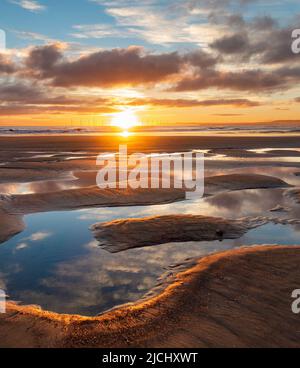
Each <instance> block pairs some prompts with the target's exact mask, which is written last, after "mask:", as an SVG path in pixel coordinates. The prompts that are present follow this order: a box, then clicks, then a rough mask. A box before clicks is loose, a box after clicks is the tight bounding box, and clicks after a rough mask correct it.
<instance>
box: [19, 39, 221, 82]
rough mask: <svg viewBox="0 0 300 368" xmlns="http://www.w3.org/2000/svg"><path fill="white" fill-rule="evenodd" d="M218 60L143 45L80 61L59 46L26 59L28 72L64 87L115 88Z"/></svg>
mask: <svg viewBox="0 0 300 368" xmlns="http://www.w3.org/2000/svg"><path fill="white" fill-rule="evenodd" d="M216 63H217V59H216V58H215V57H212V56H210V55H209V54H207V53H205V52H203V51H200V50H199V51H194V52H190V53H187V54H184V55H181V54H179V53H177V52H172V53H165V54H147V53H145V52H144V50H143V49H142V48H140V47H129V48H127V49H113V50H109V51H99V52H96V53H92V54H89V55H87V56H83V57H81V58H79V59H77V60H67V59H65V58H64V57H63V53H62V51H61V50H60V49H59V48H58V47H57V46H56V45H50V46H44V47H38V48H36V49H33V50H32V51H31V52H30V54H29V56H28V58H27V60H26V67H27V70H26V73H27V75H31V76H34V77H39V78H42V79H49V80H50V81H51V84H53V85H55V86H61V87H72V86H88V87H102V88H107V87H112V86H118V85H139V84H140V85H143V84H147V83H156V82H161V81H164V80H166V79H169V78H171V77H172V76H175V75H178V74H179V73H180V72H181V70H182V68H184V67H185V65H190V66H193V67H196V68H208V67H211V66H213V65H215V64H216Z"/></svg>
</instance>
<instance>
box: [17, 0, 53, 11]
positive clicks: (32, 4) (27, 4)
mask: <svg viewBox="0 0 300 368" xmlns="http://www.w3.org/2000/svg"><path fill="white" fill-rule="evenodd" d="M10 2H11V3H12V4H16V5H19V6H20V7H21V8H23V9H26V10H29V11H31V12H40V11H43V10H45V9H46V6H45V5H42V4H40V3H39V2H38V1H34V0H10Z"/></svg>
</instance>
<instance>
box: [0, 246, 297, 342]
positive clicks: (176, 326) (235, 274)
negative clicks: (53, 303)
mask: <svg viewBox="0 0 300 368" xmlns="http://www.w3.org/2000/svg"><path fill="white" fill-rule="evenodd" d="M299 263H300V247H277V246H276V247H275V246H274V247H270V246H269V247H250V248H240V249H236V250H231V251H227V252H224V253H219V254H215V255H211V256H207V257H204V258H202V259H200V260H199V261H198V262H197V263H196V265H195V266H194V267H192V268H191V269H189V270H187V271H184V272H181V273H180V274H178V275H177V276H176V277H175V279H174V281H173V283H172V284H171V285H169V286H167V288H166V289H165V291H163V292H162V293H161V294H159V295H157V296H155V297H153V298H151V299H149V300H147V301H142V302H139V303H137V304H135V305H127V306H124V307H121V308H119V309H117V310H114V311H111V312H108V313H105V314H103V315H101V316H99V317H95V318H86V317H81V316H70V315H59V314H54V313H49V312H45V311H42V310H40V309H39V308H37V307H22V306H18V305H14V304H11V303H10V304H9V306H8V310H7V314H2V315H1V314H0V346H1V347H107V348H112V347H162V348H163V347H169V348H176V347H181V348H184V347H189V348H193V347H298V348H299V347H300V342H299V332H298V331H299V330H300V320H299V315H296V314H293V313H292V311H291V303H292V299H291V293H292V290H294V289H297V288H299V285H300V268H299Z"/></svg>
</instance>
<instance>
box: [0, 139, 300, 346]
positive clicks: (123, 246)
mask: <svg viewBox="0 0 300 368" xmlns="http://www.w3.org/2000/svg"><path fill="white" fill-rule="evenodd" d="M120 142H121V143H122V142H123V143H124V140H123V138H114V139H111V140H110V141H108V140H103V139H102V138H101V137H95V136H81V137H78V136H73V137H71V136H56V137H43V136H40V137H22V138H20V137H5V139H4V138H2V137H0V143H1V154H0V159H1V162H0V163H1V166H0V185H1V188H2V190H1V197H0V218H1V224H0V241H1V243H2V244H1V245H0V248H2V249H5V248H6V247H10V245H6V244H10V242H12V243H11V244H15V243H14V239H15V237H16V235H17V234H19V235H18V236H19V237H20V239H21V240H20V241H19V242H17V243H16V244H15V245H13V246H14V247H15V248H14V249H15V250H14V252H18V253H19V252H22V251H24V249H25V250H26V249H29V248H30V246H29V244H28V242H29V241H39V239H40V240H42V239H43V237H45V236H46V235H47V232H43V231H42V230H43V227H44V228H45V227H47V226H46V225H47V224H43V225H42V228H41V231H40V232H37V233H36V234H38V235H35V234H32V235H30V236H25V235H24V236H23V238H22V233H23V232H24V231H25V232H26V231H27V227H28V224H27V222H28V221H27V220H26V219H27V218H28V215H34V216H40V214H41V213H45V215H46V216H48V213H49V214H50V215H51V213H59V212H62V213H68V211H71V212H72V211H76V210H79V211H85V210H88V211H90V210H91V209H94V210H97V211H98V212H97V213H98V214H101V212H103V211H104V212H103V213H104V215H103V220H102V221H100V222H99V221H96V220H95V221H94V222H92V224H91V226H86V230H87V234H88V233H89V234H90V235H89V236H90V237H91V239H94V240H91V242H92V243H93V247H94V249H97V248H99V249H100V248H102V249H103V251H105V252H108V253H111V254H121V253H126V252H127V251H129V250H130V251H131V250H132V249H135V248H141V249H142V251H144V249H145V248H149V249H150V248H151V251H152V252H155V248H157V247H158V249H160V248H159V245H160V244H162V245H164V244H166V243H168V244H171V245H172V244H176V243H178V244H179V246H180V247H181V249H182V252H183V253H184V252H186V254H187V256H188V255H189V247H190V244H191V243H190V242H194V243H195V244H198V245H199V246H201V244H202V243H203V242H206V243H205V244H207V246H209V244H210V243H212V244H215V245H214V246H215V247H216V249H217V248H218V246H219V245H217V242H219V243H220V244H222V247H224V248H223V249H226V244H228V247H229V248H228V250H224V251H219V252H213V249H214V248H212V249H211V251H209V252H208V254H206V253H204V255H203V256H201V257H199V256H198V257H194V256H192V254H191V256H190V258H189V259H188V260H187V261H184V259H182V260H180V261H179V263H178V264H177V265H175V266H172V267H171V268H170V272H169V275H168V277H167V278H166V279H165V278H164V276H163V270H161V275H162V278H161V280H160V281H159V282H158V283H157V285H156V286H155V284H152V283H151V286H148V287H147V288H146V289H145V292H144V297H142V296H140V297H139V298H135V299H136V300H135V301H134V302H131V303H127V304H126V303H125V305H123V306H122V305H121V306H118V305H117V304H116V305H114V306H113V308H112V310H109V311H107V310H106V311H105V310H104V311H103V312H102V313H101V315H100V316H98V317H97V316H85V315H84V314H82V315H79V314H77V313H70V314H65V313H57V312H54V311H53V310H51V307H50V309H48V308H47V307H44V308H43V307H41V306H30V305H29V306H26V304H27V305H28V304H35V301H36V300H37V299H36V298H37V297H38V294H37V295H36V296H35V297H34V298H31V297H30V295H31V294H30V293H28V292H27V294H24V295H26V298H27V299H26V300H27V302H25V303H24V300H22V298H21V299H19V298H18V299H16V298H13V297H12V298H9V302H8V308H7V313H6V314H3V315H0V341H1V342H0V345H1V347H276V346H278V347H299V338H298V337H299V336H298V332H297V331H298V330H299V322H298V318H297V316H296V315H294V314H293V313H292V312H291V307H290V306H291V297H290V294H291V292H292V290H293V289H295V288H297V286H298V285H300V274H299V272H298V268H299V267H298V264H299V260H300V258H299V257H300V248H299V246H296V245H297V244H299V243H297V242H295V243H294V246H290V247H288V246H283V245H285V244H284V243H283V244H282V246H281V245H280V244H276V245H273V246H263V245H265V244H273V241H272V240H273V238H270V242H269V241H268V238H266V242H264V243H263V242H262V243H261V244H258V243H253V244H252V245H253V246H251V247H243V246H244V245H247V244H246V243H245V244H244V243H243V240H241V241H240V243H239V244H238V246H235V247H232V246H231V245H230V246H229V244H231V243H228V241H229V239H232V240H233V241H238V239H239V238H241V239H247V238H246V237H247V233H248V232H249V233H250V234H251V231H253V230H255V229H256V228H257V229H258V231H260V230H259V229H260V228H262V229H264V227H265V226H269V225H268V224H273V226H276V225H277V226H283V227H284V226H286V227H288V226H294V227H295V231H297V227H299V217H298V216H299V210H298V203H299V190H298V189H297V183H296V180H297V179H296V178H297V176H296V175H295V173H297V168H299V167H300V162H299V161H298V160H297V157H298V156H299V155H298V153H299V152H298V151H297V148H298V147H299V146H298V145H299V143H298V142H299V140H298V138H294V137H286V138H285V137H268V136H264V137H246V138H244V137H219V136H215V137H205V139H204V138H202V137H174V138H172V140H170V139H169V138H166V137H163V136H162V137H143V138H142V139H139V140H132V141H131V140H130V138H129V140H128V145H129V152H143V153H148V152H170V153H172V152H177V151H178V147H180V152H185V151H189V150H191V149H197V150H205V151H206V156H207V161H206V162H205V170H206V171H205V197H204V199H203V200H204V203H206V204H205V205H206V207H205V206H204V204H203V203H202V202H199V204H197V203H198V202H196V203H195V204H193V203H191V204H190V206H193V207H191V208H193V211H196V212H195V214H191V213H187V214H184V213H180V212H181V211H183V209H182V210H180V209H179V210H178V211H179V212H178V213H176V214H175V213H173V214H172V213H170V214H168V213H167V214H166V215H164V214H159V209H160V208H162V209H163V208H164V206H171V207H170V208H173V207H172V206H179V208H180V206H183V205H188V204H189V201H185V191H184V190H183V189H174V188H173V189H170V190H168V189H137V190H133V189H126V190H121V189H102V190H100V189H99V188H98V187H97V186H96V185H95V179H96V173H97V166H96V162H95V160H96V156H97V154H99V153H100V152H114V150H116V149H117V146H118V144H119V143H120ZM269 147H272V148H273V149H272V150H269V151H266V152H264V153H261V152H255V150H259V149H262V148H263V149H266V148H269ZM282 149H285V152H284V154H282V152H283V151H282ZM287 149H288V151H287ZM98 151H99V152H98ZM285 158H287V160H285ZM280 170H281V171H280ZM281 173H286V174H285V175H282V174H281ZM250 193H259V194H260V195H262V196H264V197H265V198H266V195H265V194H264V193H278V194H276V197H274V199H272V201H271V202H270V205H269V208H267V210H268V211H267V212H266V211H265V210H264V211H265V212H261V213H260V212H259V211H258V213H257V214H256V216H254V215H250V213H249V215H247V216H238V214H239V212H236V213H235V212H228V216H225V217H222V214H221V213H222V211H221V212H220V214H219V213H218V212H219V211H220V210H221V209H222V208H223V207H224V208H228V209H229V208H230V206H231V205H232V204H233V203H235V201H236V199H234V198H235V196H237V195H240V196H241V198H247V195H249V194H250ZM228 195H229V196H232V199H231V200H230V202H228V200H227V199H226V196H228ZM230 198H231V197H230ZM205 201H206V202H205ZM214 201H216V204H214ZM284 201H288V202H287V203H285V202H284ZM289 201H291V202H289ZM255 202H256V203H255ZM283 202H284V203H283ZM208 203H210V206H212V205H214V206H215V207H213V208H214V212H213V213H210V212H209V211H208V208H210V207H207V206H208ZM254 203H255V204H256V206H257V207H258V208H259V205H260V203H259V201H254ZM254 203H253V204H252V205H254ZM197 206H199V210H197ZM201 206H204V207H203V209H202V207H201ZM109 208H111V209H112V210H113V211H127V212H126V213H127V214H128V215H129V218H126V215H125V216H124V215H122V212H116V217H115V218H113V219H112V220H110V221H109V220H107V221H105V213H106V212H107V211H108V209H109ZM123 208H124V210H123ZM130 208H132V210H130ZM143 208H144V209H148V208H149V209H153V211H154V213H155V215H154V216H148V217H147V216H143V210H142V209H143ZM156 208H157V210H158V213H156V212H155V211H156V210H155V209H156ZM166 208H168V207H166ZM174 208H175V209H176V207H174ZM137 209H139V211H141V214H140V215H139V217H138V218H135V217H134V216H133V215H134V213H136V211H137ZM218 209H219V210H218ZM131 211H132V214H131ZM172 211H174V210H173V209H172ZM172 211H171V212H172ZM207 211H208V212H207ZM210 211H211V210H210ZM239 211H240V210H239ZM83 213H84V212H83ZM119 213H120V214H119ZM246 213H247V211H246ZM230 214H231V216H232V217H231V216H230ZM211 215H212V216H211ZM37 218H38V217H37ZM49 221H51V218H49ZM30 226H31V225H29V228H28V231H31V230H30ZM74 226H76V225H74ZM89 229H90V230H89ZM43 234H44V235H43ZM47 236H48V235H47ZM22 239H24V240H22ZM30 239H31V240H30ZM214 241H215V242H214ZM254 241H255V240H254ZM7 242H8V243H7ZM233 244H235V243H233ZM236 244H237V243H236ZM61 246H63V243H62V244H61ZM195 246H196V245H195ZM231 248H232V249H231ZM233 248H234V249H233ZM95 251H96V250H95ZM119 252H120V253H119ZM158 252H159V251H158ZM209 253H213V254H212V255H209ZM153 254H154V253H153ZM158 254H159V253H158ZM195 254H197V252H195ZM93 257H95V256H93ZM79 258H80V257H79ZM156 262H159V260H156ZM137 264H138V260H137ZM62 265H63V263H62ZM55 267H60V265H59V264H58V265H57V266H56V265H55ZM7 272H8V271H5V272H4V273H3V275H6V274H7ZM16 272H18V271H16ZM51 272H52V271H51ZM134 272H139V271H134ZM8 275H9V273H8ZM6 279H7V276H5V277H4V278H3V280H4V281H6ZM42 282H43V283H46V282H48V281H47V279H45V280H42ZM8 284H9V283H8ZM20 295H21V294H20ZM33 295H35V294H33ZM41 299H42V297H41ZM16 300H18V303H17V304H16V303H15V301H16ZM30 300H32V303H30V302H29V303H28V301H30ZM38 300H39V299H38ZM125 300H126V299H125ZM58 304H59V303H58ZM121 304H122V303H121ZM74 308H75V310H76V304H75V307H74ZM108 309H109V308H108ZM100 312H101V311H100V310H99V313H100ZM158 326H159V327H158ZM297 326H298V327H297Z"/></svg>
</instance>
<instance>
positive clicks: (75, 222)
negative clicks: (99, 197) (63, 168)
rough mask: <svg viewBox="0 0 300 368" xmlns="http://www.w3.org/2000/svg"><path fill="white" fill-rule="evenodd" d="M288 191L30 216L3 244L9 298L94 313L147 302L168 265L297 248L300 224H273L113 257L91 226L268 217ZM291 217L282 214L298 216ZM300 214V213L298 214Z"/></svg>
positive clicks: (1, 261)
mask: <svg viewBox="0 0 300 368" xmlns="http://www.w3.org/2000/svg"><path fill="white" fill-rule="evenodd" d="M286 201H289V200H288V199H286V198H284V197H283V196H282V190H280V189H275V190H269V191H268V190H248V191H241V192H232V193H225V194H219V195H217V196H215V197H211V198H205V199H202V200H197V201H196V200H194V201H184V202H179V203H173V204H166V205H160V206H149V207H123V208H99V209H85V210H80V211H69V212H52V213H51V212H50V213H43V214H35V215H30V216H26V224H27V228H26V230H25V231H24V232H23V233H21V234H19V235H17V236H16V237H14V238H12V239H10V240H9V241H8V242H6V243H4V244H2V245H1V246H0V269H1V274H0V285H2V286H5V289H6V291H7V294H9V295H10V298H11V299H14V300H21V301H22V302H24V303H27V304H30V303H34V304H39V305H41V306H42V307H43V308H46V309H49V310H53V311H57V312H63V313H80V314H85V315H95V314H97V313H100V312H102V311H105V310H107V309H109V308H112V307H114V306H117V305H119V304H122V303H126V302H131V301H135V300H137V299H139V298H141V297H142V296H143V295H144V294H145V293H146V292H147V291H149V290H150V289H151V288H152V287H153V286H155V284H156V280H157V278H158V277H159V276H160V275H161V274H162V273H163V272H164V270H165V269H166V268H167V267H168V266H169V265H170V264H174V263H175V264H176V263H181V262H183V261H184V260H185V259H186V258H187V257H200V256H202V255H205V254H207V253H210V252H214V251H220V250H225V249H229V248H233V247H238V246H241V245H247V244H249V245H253V244H290V245H292V244H296V243H299V235H300V232H299V227H296V226H294V227H291V226H283V225H273V224H268V225H266V226H263V227H261V228H258V229H255V230H253V231H250V232H249V233H248V234H246V235H245V236H244V237H242V238H240V239H236V240H226V241H224V242H217V241H216V242H189V243H176V244H163V245H158V246H155V247H147V248H141V249H132V250H128V251H125V252H121V253H117V254H110V253H108V252H107V251H105V250H103V249H101V248H100V247H98V246H97V243H96V242H95V240H94V239H93V238H92V234H91V233H90V231H89V229H88V228H89V226H90V225H92V224H94V223H95V222H98V221H109V220H113V219H116V218H121V217H143V216H149V215H158V214H160V215H161V214H172V213H195V214H203V215H212V216H223V217H228V218H229V217H230V218H233V217H237V218H238V217H243V216H248V215H253V216H256V215H263V214H265V215H268V216H270V215H271V214H270V212H269V210H270V209H271V208H273V207H275V206H276V205H278V204H282V205H291V203H290V202H288V203H287V202H286ZM293 211H296V208H292V212H289V213H288V214H287V213H282V214H277V213H276V216H277V215H280V216H291V215H292V216H294V215H295V212H293ZM298 215H299V213H298Z"/></svg>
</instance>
